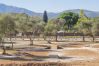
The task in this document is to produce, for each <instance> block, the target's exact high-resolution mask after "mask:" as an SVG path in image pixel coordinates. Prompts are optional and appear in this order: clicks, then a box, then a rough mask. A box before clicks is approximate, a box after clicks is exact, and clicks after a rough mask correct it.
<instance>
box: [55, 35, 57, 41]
mask: <svg viewBox="0 0 99 66" xmlns="http://www.w3.org/2000/svg"><path fill="white" fill-rule="evenodd" d="M55 37H56V39H55V41H56V42H57V33H56V36H55Z"/></svg>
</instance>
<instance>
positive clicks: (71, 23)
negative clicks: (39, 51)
mask: <svg viewBox="0 0 99 66" xmlns="http://www.w3.org/2000/svg"><path fill="white" fill-rule="evenodd" d="M98 25H99V17H96V18H89V17H87V16H86V15H85V14H84V12H83V10H81V11H80V15H78V14H76V13H72V12H64V13H62V14H60V16H59V17H58V18H53V19H49V20H48V16H47V12H46V11H44V15H43V18H41V17H37V16H29V15H27V14H24V13H23V14H15V13H12V14H0V42H1V43H2V41H3V40H4V39H5V38H6V37H9V38H10V41H11V42H12V40H11V37H12V35H13V34H16V33H20V32H21V33H23V34H25V33H26V32H30V34H29V35H28V37H29V38H30V45H33V37H34V36H35V35H36V34H39V35H40V34H43V36H45V35H48V34H53V35H56V33H57V31H61V30H63V31H65V32H74V33H75V32H76V33H77V32H78V33H82V34H83V40H84V41H85V39H84V37H85V36H91V37H93V41H94V36H98V35H99V30H98V29H99V26H98ZM12 48H13V42H12ZM3 49H5V48H4V47H3ZM4 53H5V52H4Z"/></svg>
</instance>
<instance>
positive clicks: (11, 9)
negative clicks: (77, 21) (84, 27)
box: [0, 4, 99, 18]
mask: <svg viewBox="0 0 99 66" xmlns="http://www.w3.org/2000/svg"><path fill="white" fill-rule="evenodd" d="M83 10H84V13H85V14H86V16H88V17H92V18H93V17H98V16H99V12H96V11H90V10H86V9H83ZM63 12H74V13H78V14H79V12H80V9H70V10H64V11H62V12H60V13H53V12H50V13H49V12H48V17H49V18H55V17H58V16H59V15H60V14H61V13H63ZM0 13H26V14H28V15H30V16H40V17H41V16H43V13H38V12H34V11H31V10H28V9H25V8H20V7H16V6H9V5H5V4H0Z"/></svg>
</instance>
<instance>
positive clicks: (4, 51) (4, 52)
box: [2, 45, 6, 55]
mask: <svg viewBox="0 0 99 66" xmlns="http://www.w3.org/2000/svg"><path fill="white" fill-rule="evenodd" d="M2 54H3V55H4V54H6V48H5V46H4V45H3V53H2Z"/></svg>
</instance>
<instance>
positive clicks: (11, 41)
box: [10, 36, 14, 49]
mask: <svg viewBox="0 0 99 66" xmlns="http://www.w3.org/2000/svg"><path fill="white" fill-rule="evenodd" d="M10 41H11V44H12V49H13V46H14V45H13V42H12V38H11V36H10Z"/></svg>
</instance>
